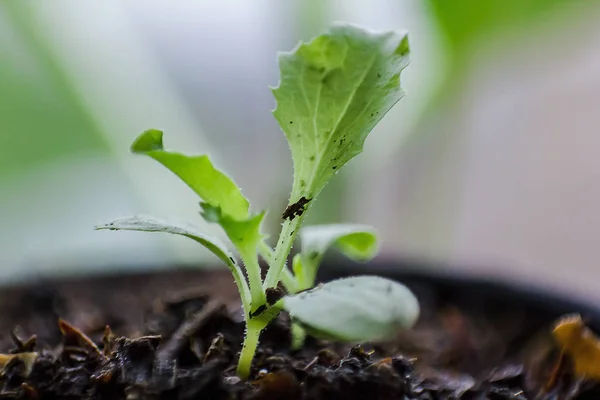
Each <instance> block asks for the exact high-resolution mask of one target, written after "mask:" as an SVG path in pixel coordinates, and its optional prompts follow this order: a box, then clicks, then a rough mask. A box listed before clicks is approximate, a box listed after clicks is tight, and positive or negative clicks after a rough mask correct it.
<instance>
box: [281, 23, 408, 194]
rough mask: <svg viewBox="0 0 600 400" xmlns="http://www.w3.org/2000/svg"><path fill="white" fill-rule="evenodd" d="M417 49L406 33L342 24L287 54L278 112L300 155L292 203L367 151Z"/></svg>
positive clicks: (400, 93)
mask: <svg viewBox="0 0 600 400" xmlns="http://www.w3.org/2000/svg"><path fill="white" fill-rule="evenodd" d="M409 52H410V49H409V45H408V38H407V35H406V34H404V33H396V32H386V33H373V32H369V31H366V30H363V29H360V28H357V27H354V26H350V25H341V26H336V27H334V28H333V29H331V31H330V32H329V33H327V34H325V35H321V36H319V37H317V38H316V39H314V40H312V41H311V42H309V43H301V44H300V45H299V46H298V47H296V48H295V49H294V50H292V51H291V52H289V53H281V54H280V55H279V70H280V81H279V85H278V86H277V87H276V88H274V89H273V95H274V96H275V100H276V101H277V107H276V108H275V110H274V111H273V115H274V116H275V118H276V119H277V121H278V122H279V125H280V126H281V128H282V130H283V131H284V133H285V135H286V137H287V140H288V142H289V145H290V149H291V151H292V158H293V160H294V185H293V187H292V195H291V197H290V204H294V203H295V202H297V201H298V200H299V199H301V198H302V197H304V198H306V199H312V198H314V197H315V196H316V195H317V194H318V193H319V192H320V191H321V189H322V188H323V187H324V186H325V184H326V183H327V182H328V181H329V179H330V178H331V177H332V176H333V174H334V173H336V172H337V171H339V169H340V168H341V167H342V166H344V164H346V163H347V162H348V161H349V160H350V159H352V158H353V157H354V156H356V155H357V154H359V153H360V152H362V150H363V144H364V141H365V138H366V137H367V135H368V134H369V133H370V132H371V130H372V129H373V127H375V125H376V124H377V123H378V122H379V120H380V119H381V118H382V117H383V116H384V115H385V113H387V112H388V110H389V109H390V108H391V107H392V106H393V105H394V104H396V102H397V101H398V100H400V98H401V97H402V96H403V91H402V90H401V88H400V73H401V71H402V70H403V69H404V68H405V67H406V66H407V65H408V56H409Z"/></svg>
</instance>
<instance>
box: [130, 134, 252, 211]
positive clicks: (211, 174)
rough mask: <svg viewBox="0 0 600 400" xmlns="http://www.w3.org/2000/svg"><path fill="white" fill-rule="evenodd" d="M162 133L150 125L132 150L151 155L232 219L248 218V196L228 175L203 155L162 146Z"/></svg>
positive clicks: (133, 145) (135, 142)
mask: <svg viewBox="0 0 600 400" xmlns="http://www.w3.org/2000/svg"><path fill="white" fill-rule="evenodd" d="M162 136H163V133H162V132H161V131H159V130H156V129H150V130H147V131H145V132H144V133H142V134H141V135H140V136H138V138H137V139H136V140H135V141H134V142H133V144H132V145H131V151H132V152H134V153H137V154H145V155H147V156H150V157H152V158H153V159H155V160H156V161H158V162H159V163H161V164H162V165H164V166H165V167H167V168H168V169H169V170H170V171H171V172H173V173H174V174H175V175H177V176H178V177H179V178H180V179H181V180H182V181H183V182H185V183H186V184H187V185H188V186H189V187H190V188H192V190H193V191H194V192H196V193H197V194H198V196H200V198H202V200H203V201H204V202H206V203H209V204H211V205H212V206H214V207H219V208H220V209H221V212H222V213H224V214H226V215H228V216H230V217H231V218H233V219H237V220H242V219H246V218H248V208H249V203H248V200H247V199H246V198H245V197H244V196H243V195H242V192H241V191H240V189H239V188H238V186H237V185H236V184H235V183H234V182H233V181H232V180H231V178H229V177H228V176H227V175H225V174H224V173H222V172H221V171H219V170H218V169H216V168H215V167H214V166H213V165H212V163H211V162H210V159H209V158H208V156H206V155H201V156H186V155H184V154H181V153H176V152H172V151H167V150H165V149H164V147H163V141H162Z"/></svg>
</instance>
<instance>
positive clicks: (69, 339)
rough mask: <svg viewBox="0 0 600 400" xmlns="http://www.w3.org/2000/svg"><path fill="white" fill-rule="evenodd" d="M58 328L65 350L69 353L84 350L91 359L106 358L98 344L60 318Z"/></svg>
mask: <svg viewBox="0 0 600 400" xmlns="http://www.w3.org/2000/svg"><path fill="white" fill-rule="evenodd" d="M58 327H59V328H60V331H61V332H62V334H63V337H64V349H65V350H67V349H69V352H78V351H77V348H80V349H81V350H83V351H84V352H85V353H86V354H87V355H88V356H90V357H98V358H104V355H103V354H102V352H100V349H99V348H98V346H96V344H95V343H94V342H93V341H92V340H91V339H90V338H89V337H87V335H86V334H85V333H83V332H81V331H80V330H79V329H77V328H75V327H74V326H73V325H71V324H69V323H68V322H67V321H65V320H63V319H61V318H59V319H58Z"/></svg>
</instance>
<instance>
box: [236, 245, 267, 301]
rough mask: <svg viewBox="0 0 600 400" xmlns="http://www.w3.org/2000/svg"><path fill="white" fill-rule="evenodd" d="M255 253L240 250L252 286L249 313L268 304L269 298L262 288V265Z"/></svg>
mask: <svg viewBox="0 0 600 400" xmlns="http://www.w3.org/2000/svg"><path fill="white" fill-rule="evenodd" d="M253 250H254V252H253V253H252V252H250V251H247V249H243V250H242V249H241V248H238V251H239V253H240V256H241V257H242V260H243V261H244V267H245V268H246V274H247V275H248V283H249V285H250V297H251V298H252V301H251V304H250V307H249V310H248V313H251V312H253V311H256V309H258V308H259V307H260V306H262V305H264V304H266V302H267V298H266V296H265V291H264V290H263V288H262V279H261V276H260V275H261V274H260V265H259V264H258V256H257V255H256V249H253Z"/></svg>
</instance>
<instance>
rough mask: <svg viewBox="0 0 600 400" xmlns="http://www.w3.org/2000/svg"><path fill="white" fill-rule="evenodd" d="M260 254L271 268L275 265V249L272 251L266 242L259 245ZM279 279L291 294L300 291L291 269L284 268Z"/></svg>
mask: <svg viewBox="0 0 600 400" xmlns="http://www.w3.org/2000/svg"><path fill="white" fill-rule="evenodd" d="M258 252H259V254H260V255H261V257H262V258H263V259H264V260H265V261H266V262H267V264H269V266H271V265H272V264H273V257H274V253H273V249H271V247H270V246H269V245H268V244H266V243H265V242H260V244H259V245H258ZM279 278H280V279H281V283H283V286H284V287H285V289H286V290H287V291H288V292H289V293H296V292H297V291H298V282H297V281H296V277H295V276H294V274H293V273H292V271H290V270H289V268H286V267H284V268H283V271H281V276H280V277H279ZM266 288H267V287H265V289H266Z"/></svg>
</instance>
